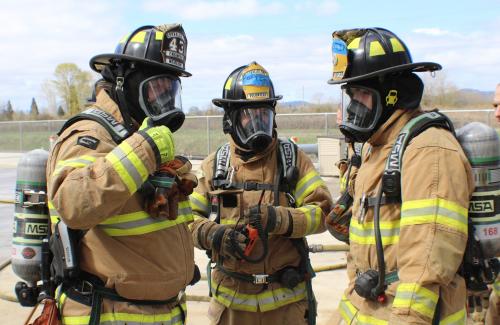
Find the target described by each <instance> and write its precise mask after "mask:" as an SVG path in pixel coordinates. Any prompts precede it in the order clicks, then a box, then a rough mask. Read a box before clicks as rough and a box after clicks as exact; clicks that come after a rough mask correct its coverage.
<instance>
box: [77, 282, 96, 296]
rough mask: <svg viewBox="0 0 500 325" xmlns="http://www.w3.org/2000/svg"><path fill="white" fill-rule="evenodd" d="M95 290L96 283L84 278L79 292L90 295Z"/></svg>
mask: <svg viewBox="0 0 500 325" xmlns="http://www.w3.org/2000/svg"><path fill="white" fill-rule="evenodd" d="M93 291H94V285H93V284H92V283H91V282H89V281H87V280H83V281H82V284H81V286H80V288H79V289H78V292H80V294H82V295H90V294H92V292H93Z"/></svg>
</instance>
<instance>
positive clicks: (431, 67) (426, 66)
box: [328, 62, 442, 85]
mask: <svg viewBox="0 0 500 325" xmlns="http://www.w3.org/2000/svg"><path fill="white" fill-rule="evenodd" d="M441 69H442V66H441V65H440V64H438V63H434V62H417V63H408V64H401V65H398V66H395V67H390V68H386V69H382V70H377V71H373V72H370V73H367V74H364V75H360V76H356V77H352V78H346V79H340V80H333V79H330V80H328V83H329V84H330V85H338V84H343V83H348V82H354V81H359V80H364V79H371V78H375V77H378V76H384V75H388V74H391V73H396V72H426V71H437V70H441Z"/></svg>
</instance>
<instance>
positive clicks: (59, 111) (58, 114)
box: [57, 105, 66, 117]
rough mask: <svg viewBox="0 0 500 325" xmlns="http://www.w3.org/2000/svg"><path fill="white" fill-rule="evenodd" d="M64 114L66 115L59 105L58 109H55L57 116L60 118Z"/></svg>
mask: <svg viewBox="0 0 500 325" xmlns="http://www.w3.org/2000/svg"><path fill="white" fill-rule="evenodd" d="M64 114H66V113H65V112H64V109H63V108H62V106H61V105H59V107H58V108H57V116H61V117H62V116H64Z"/></svg>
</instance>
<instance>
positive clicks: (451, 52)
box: [405, 31, 500, 90]
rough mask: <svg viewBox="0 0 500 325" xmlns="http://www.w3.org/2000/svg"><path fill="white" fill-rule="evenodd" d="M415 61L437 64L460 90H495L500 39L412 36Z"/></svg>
mask: <svg viewBox="0 0 500 325" xmlns="http://www.w3.org/2000/svg"><path fill="white" fill-rule="evenodd" d="M405 42H406V44H407V45H408V47H409V48H410V51H411V53H412V57H413V61H414V62H417V61H434V62H437V63H439V64H441V65H442V66H443V71H445V72H446V75H447V78H448V79H449V81H450V82H452V83H453V84H455V85H456V86H457V87H459V88H475V89H480V90H493V89H494V87H495V85H496V84H497V83H498V82H499V81H500V75H499V69H498V68H497V67H500V56H499V55H498V53H500V35H497V34H495V33H488V32H473V31H471V32H469V33H467V34H459V33H455V32H451V31H450V32H449V33H448V34H446V35H439V36H433V37H429V35H424V34H416V35H411V36H410V37H408V39H406V40H405Z"/></svg>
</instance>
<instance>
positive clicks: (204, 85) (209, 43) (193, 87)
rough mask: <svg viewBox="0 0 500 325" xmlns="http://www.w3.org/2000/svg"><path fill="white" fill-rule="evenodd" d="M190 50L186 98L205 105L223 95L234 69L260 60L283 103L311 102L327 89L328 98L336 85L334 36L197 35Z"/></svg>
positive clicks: (185, 88) (191, 41)
mask: <svg viewBox="0 0 500 325" xmlns="http://www.w3.org/2000/svg"><path fill="white" fill-rule="evenodd" d="M189 44H190V48H189V50H188V59H187V60H188V63H187V69H188V71H190V72H192V73H193V77H192V78H187V79H184V80H183V83H184V87H183V90H184V95H183V97H184V98H185V100H184V102H185V103H188V102H189V104H187V105H186V107H187V108H189V106H191V105H197V106H200V107H205V106H206V105H207V104H209V103H210V99H212V98H214V97H218V96H220V95H221V93H222V87H223V84H224V81H225V80H226V78H227V76H228V75H229V73H230V72H231V71H233V70H234V69H235V68H237V67H239V66H241V65H246V64H248V63H250V62H251V61H254V60H255V61H257V62H258V63H259V64H261V65H262V66H264V68H266V69H267V70H268V71H269V74H270V76H271V79H272V80H273V83H274V86H275V88H276V92H277V93H278V94H282V95H283V96H284V101H291V100H299V99H300V100H301V99H302V92H303V90H304V99H305V100H308V99H310V97H311V96H312V95H313V94H315V93H319V92H322V93H323V94H324V98H328V97H330V96H331V94H332V93H335V94H336V93H337V89H334V87H331V86H329V85H327V84H326V80H327V79H328V78H329V77H330V71H331V66H330V65H331V54H330V49H329V48H330V46H329V45H330V38H329V35H328V34H326V35H318V36H294V37H293V38H292V39H289V38H278V37H274V38H273V37H270V38H265V39H262V38H257V37H253V36H251V35H237V36H228V37H218V38H212V39H199V38H196V37H195V38H194V39H191V40H190V43H189Z"/></svg>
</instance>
